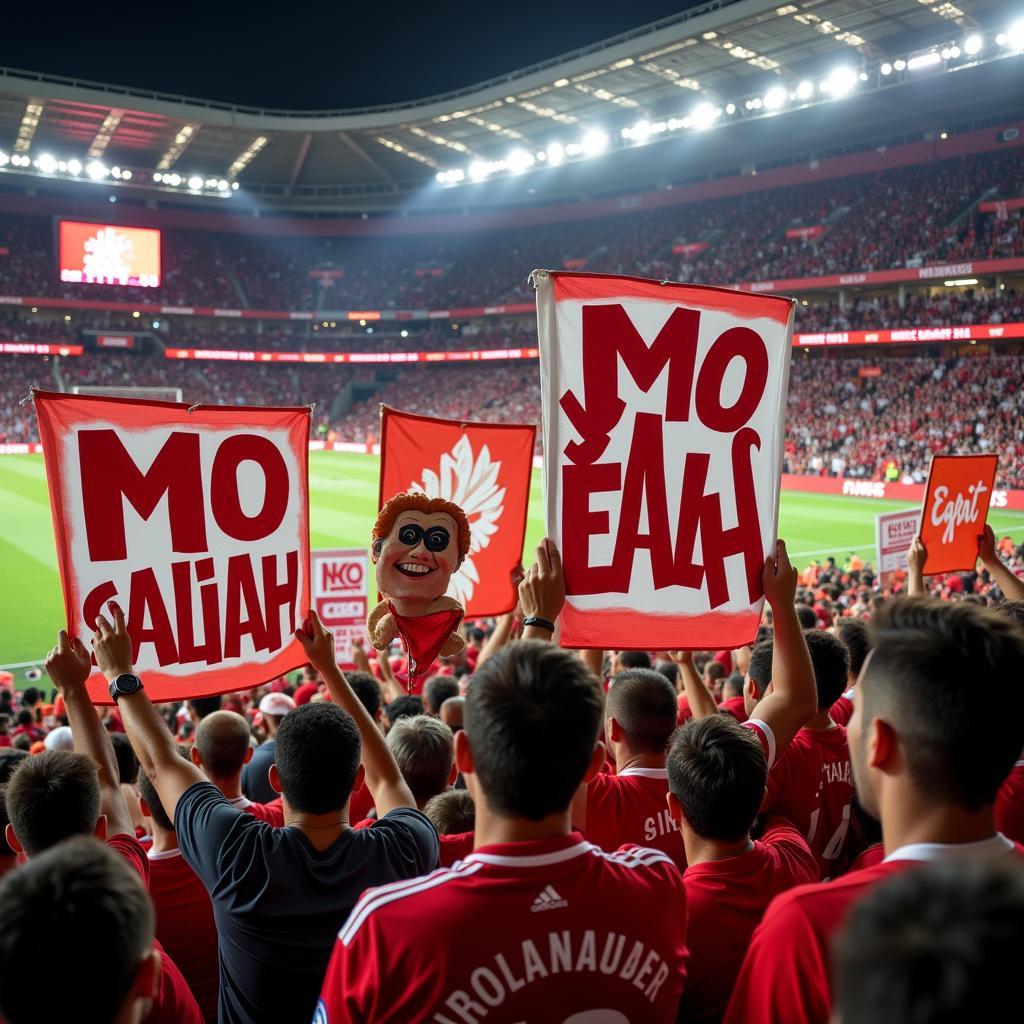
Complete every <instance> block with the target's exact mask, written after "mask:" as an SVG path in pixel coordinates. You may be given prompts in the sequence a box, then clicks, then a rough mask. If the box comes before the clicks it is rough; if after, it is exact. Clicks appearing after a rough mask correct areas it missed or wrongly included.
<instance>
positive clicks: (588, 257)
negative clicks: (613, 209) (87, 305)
mask: <svg viewBox="0 0 1024 1024" xmlns="http://www.w3.org/2000/svg"><path fill="white" fill-rule="evenodd" d="M936 152H937V153H938V154H939V155H941V152H942V151H941V149H937V151H936ZM1021 152H1022V149H1021V148H1020V147H1017V146H1013V147H1011V148H1002V149H994V150H990V151H986V152H980V153H974V154H971V155H967V156H962V157H955V158H949V159H937V160H934V161H931V162H927V163H919V164H913V165H910V166H903V167H895V168H892V169H890V170H888V171H885V172H883V173H880V174H873V173H871V174H869V173H864V174H847V175H845V176H840V177H833V178H829V179H828V180H824V181H820V182H817V183H814V184H801V185H793V186H790V187H784V188H776V189H770V190H761V191H746V192H743V193H740V194H737V195H730V196H723V197H720V198H718V199H711V200H706V201H700V202H679V203H676V204H674V205H667V206H663V207H661V208H659V209H650V210H643V209H641V210H639V211H636V212H630V211H628V210H627V211H622V210H619V211H618V213H617V214H616V215H608V216H601V217H592V218H590V219H575V220H559V221H557V222H554V223H548V224H530V225H529V226H527V227H500V228H493V229H491V230H478V231H454V230H451V231H449V232H448V233H430V234H424V233H418V234H409V235H402V236H395V235H394V234H390V233H389V234H386V235H385V234H376V235H374V234H369V235H359V236H328V237H324V236H323V235H320V234H315V235H314V234H312V233H309V234H306V235H304V236H288V235H281V234H257V233H251V232H250V233H245V234H243V233H240V232H239V230H235V231H231V232H228V231H224V232H221V233H217V232H211V231H199V230H183V229H181V228H173V227H169V228H166V229H165V230H164V237H163V280H162V283H161V285H160V287H158V288H135V287H125V286H117V285H96V284H69V283H65V282H61V281H60V280H59V275H58V273H57V255H56V253H55V252H54V229H53V222H52V219H51V218H49V217H42V216H37V217H32V216H18V215H15V214H10V213H7V214H2V215H0V250H3V249H6V250H7V253H6V255H3V256H0V296H4V295H6V296H33V297H46V296H59V297H62V298H66V299H73V300H94V301H100V302H111V303H115V302H120V303H125V302H139V303H154V302H155V303H161V304H164V305H166V306H187V307H194V306H204V307H227V308H231V309H242V310H245V309H252V310H302V311H307V312H308V311H317V310H361V309H381V310H415V309H419V310H431V309H441V310H449V309H456V308H459V307H468V306H476V307H485V306H491V305H495V304H507V303H517V302H520V303H521V302H529V301H530V300H531V299H532V292H531V289H530V287H529V285H528V283H527V276H528V275H529V273H530V271H531V270H533V269H534V268H536V267H547V268H555V269H559V268H563V267H565V266H570V267H573V268H574V269H585V270H586V271H588V272H601V273H626V274H635V275H642V276H647V277H653V278H669V279H675V280H684V281H698V282H702V283H711V284H731V283H736V282H740V281H769V280H779V279H785V278H794V277H815V276H821V275H830V274H831V275H834V274H840V273H842V274H847V273H851V274H852V273H858V272H871V271H882V270H890V269H893V268H907V267H911V268H913V267H920V266H922V265H924V264H928V263H943V264H949V263H954V264H955V263H956V262H962V261H981V260H1011V259H1019V258H1021V257H1024V231H1022V224H1024V220H1022V212H1024V211H1022V210H1021V209H1020V208H1016V209H1014V208H1013V205H1014V204H1013V203H1012V202H1008V203H1006V204H1005V206H1004V207H999V208H998V209H997V210H991V209H990V207H991V205H992V204H994V203H995V204H998V203H999V201H1000V200H1004V199H1005V200H1012V199H1014V198H1017V197H1020V196H1021V195H1024V159H1022V157H1021ZM983 206H984V209H982V207H983ZM132 212H133V211H131V210H130V209H123V210H122V211H121V212H120V213H119V218H120V219H121V220H122V221H123V222H126V223H131V216H132ZM553 219H554V218H553ZM290 223H292V224H294V223H296V222H294V221H293V222H290ZM313 223H314V224H315V223H317V222H313ZM240 225H241V226H245V227H250V228H252V229H253V230H256V229H259V227H260V225H259V224H258V223H256V224H255V225H254V226H253V225H242V224H241V221H240ZM264 230H269V229H264ZM310 232H312V228H311V229H310ZM794 235H800V236H802V237H793V236H794Z"/></svg>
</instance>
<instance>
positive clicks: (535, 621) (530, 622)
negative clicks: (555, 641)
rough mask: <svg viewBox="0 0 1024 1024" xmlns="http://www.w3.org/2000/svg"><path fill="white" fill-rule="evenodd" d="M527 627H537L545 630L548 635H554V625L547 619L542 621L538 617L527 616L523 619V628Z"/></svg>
mask: <svg viewBox="0 0 1024 1024" xmlns="http://www.w3.org/2000/svg"><path fill="white" fill-rule="evenodd" d="M527 626H539V627H540V628H541V629H546V630H547V631H548V632H549V633H554V631H555V624H554V623H553V622H549V621H548V620H547V619H542V618H541V617H540V616H539V615H528V616H527V617H526V618H525V619H523V628H524V629H525V628H526V627H527Z"/></svg>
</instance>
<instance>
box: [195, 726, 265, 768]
mask: <svg viewBox="0 0 1024 1024" xmlns="http://www.w3.org/2000/svg"><path fill="white" fill-rule="evenodd" d="M250 736H251V733H250V731H249V723H248V722H246V720H245V719H244V718H243V717H242V716H241V715H239V714H236V713H235V712H234V711H214V712H213V713H212V714H209V715H207V716H206V717H205V718H203V719H202V721H200V723H199V724H198V725H197V726H196V734H195V745H196V749H197V750H198V751H199V758H200V760H201V761H202V763H203V768H204V769H205V771H206V774H207V775H208V776H209V777H210V778H213V779H229V778H231V776H233V775H235V774H236V773H237V772H240V771H241V770H242V765H244V764H245V757H246V754H247V753H248V751H249V739H250Z"/></svg>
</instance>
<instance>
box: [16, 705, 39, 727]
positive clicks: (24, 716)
mask: <svg viewBox="0 0 1024 1024" xmlns="http://www.w3.org/2000/svg"><path fill="white" fill-rule="evenodd" d="M35 720H36V716H35V715H33V714H32V712H31V711H29V709H28V708H22V709H21V711H19V712H18V725H31V724H32V723H33V722H34V721H35Z"/></svg>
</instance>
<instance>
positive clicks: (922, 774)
mask: <svg viewBox="0 0 1024 1024" xmlns="http://www.w3.org/2000/svg"><path fill="white" fill-rule="evenodd" d="M926 555H927V553H926V552H924V551H923V549H921V548H920V545H919V544H917V545H915V547H914V548H912V550H911V552H910V553H909V570H908V573H907V574H901V575H899V576H898V577H897V579H896V581H895V583H894V584H893V585H892V586H889V585H888V584H887V585H886V587H885V589H884V590H881V591H880V590H879V587H878V580H877V579H876V578H875V577H874V575H873V573H872V572H871V569H870V566H864V565H863V564H862V563H861V564H853V563H852V561H851V564H847V565H846V566H843V567H840V566H837V565H836V564H835V563H834V562H833V561H832V560H831V559H830V560H829V561H828V562H826V563H824V564H820V565H819V564H817V563H813V564H812V565H811V566H809V567H808V568H807V569H805V570H804V571H803V572H798V570H797V567H794V566H793V565H791V564H790V561H789V557H788V554H787V551H786V548H785V545H784V544H782V543H781V542H780V545H779V550H778V556H777V560H768V562H767V563H766V565H765V567H764V570H763V577H762V585H763V588H764V591H765V595H766V599H767V603H766V606H765V611H764V614H763V616H762V624H761V626H760V628H759V630H758V635H757V638H756V640H755V642H754V643H753V644H751V645H745V646H741V647H739V648H736V649H732V650H723V649H714V648H713V647H709V645H707V644H703V645H702V644H701V642H700V638H699V637H697V636H694V637H693V638H692V639H693V640H694V641H695V642H694V643H693V644H692V646H695V647H698V648H699V647H701V646H703V647H704V648H705V649H703V650H696V651H694V650H689V651H683V650H674V651H657V650H625V651H623V650H619V651H603V650H591V651H584V652H572V651H566V650H561V649H560V648H559V647H558V645H557V642H555V635H554V625H553V624H554V623H556V622H557V620H558V619H559V617H560V613H561V610H562V605H563V602H564V595H565V582H564V579H563V578H562V572H561V563H560V559H559V558H558V554H557V551H556V550H555V549H554V548H553V547H552V546H551V545H550V544H549V543H548V542H543V543H542V544H541V545H540V546H539V547H538V549H537V562H536V564H535V565H534V566H532V567H531V570H530V572H529V573H527V574H525V576H524V577H523V578H522V582H521V583H520V584H519V593H518V604H517V607H516V608H515V610H514V611H512V612H510V613H508V614H507V615H505V616H502V617H501V618H500V619H498V620H496V621H494V620H488V621H481V622H470V623H465V624H463V626H462V627H461V632H462V634H463V636H464V638H465V640H466V647H465V649H464V650H463V651H462V652H461V653H460V654H458V655H456V656H453V657H452V658H451V659H445V660H444V662H438V663H436V664H435V665H433V666H432V669H431V671H432V672H433V674H432V675H429V676H428V677H427V678H426V679H425V681H424V680H423V678H420V680H419V684H418V685H417V686H416V687H415V692H413V693H409V692H407V691H406V688H405V686H404V685H403V684H402V683H401V682H400V681H399V680H400V678H401V677H400V675H399V673H400V672H401V671H402V670H403V669H405V668H407V667H408V665H407V662H406V661H405V659H404V658H403V656H402V652H401V650H394V651H390V650H382V651H379V652H373V653H372V654H370V653H368V652H367V650H366V647H365V644H364V643H359V644H357V645H356V648H355V652H354V653H355V658H356V663H357V667H356V670H355V671H350V672H348V673H345V674H343V673H342V672H341V671H339V669H338V667H337V666H336V664H335V649H334V639H333V636H332V635H331V634H330V633H329V632H328V631H327V630H326V629H325V628H324V627H323V626H322V625H321V624H320V621H319V619H318V618H317V617H316V615H315V613H312V612H311V613H310V615H309V617H308V619H306V621H305V622H304V623H303V625H302V628H301V629H300V631H299V633H298V636H299V638H300V640H301V643H302V646H303V648H304V649H305V653H306V656H307V657H308V659H309V664H308V665H307V666H306V667H305V668H304V669H303V670H302V671H301V673H300V674H299V675H298V676H297V677H296V676H295V675H291V674H290V675H288V676H283V677H280V678H278V679H275V680H274V681H273V682H271V683H269V684H267V685H265V686H261V687H259V688H257V689H255V690H251V691H250V690H247V691H243V692H238V693H231V694H227V695H224V696H215V697H203V698H195V699H190V700H187V701H179V702H172V703H166V704H157V705H154V704H153V703H152V702H151V701H150V698H149V696H148V694H147V689H146V686H145V678H143V679H142V681H141V686H140V685H139V680H138V678H137V677H136V676H134V675H133V674H132V672H133V664H132V663H133V643H132V638H131V635H130V632H129V631H130V630H131V629H132V624H131V623H127V622H126V621H125V616H124V612H123V610H122V609H121V608H120V607H119V606H118V605H117V604H116V603H114V602H111V603H110V604H109V605H107V606H105V607H104V609H103V612H102V613H101V615H100V617H99V618H98V619H97V622H96V632H95V634H94V635H93V636H92V638H91V646H92V651H90V650H89V648H88V647H87V646H86V644H84V643H83V642H82V641H81V640H79V639H77V638H69V637H68V635H67V634H66V633H64V632H63V631H61V632H60V633H59V634H58V636H57V643H56V646H55V647H54V648H53V650H51V651H50V652H49V654H48V655H47V656H46V658H45V676H44V677H43V678H42V679H39V680H37V682H38V685H29V686H27V687H25V686H24V684H22V687H23V688H19V690H15V689H14V688H13V686H12V683H13V682H14V679H13V677H12V676H10V675H8V676H6V677H0V919H2V920H3V928H2V929H0V1015H2V1017H3V1018H4V1019H5V1020H6V1021H7V1024H27V1022H35V1021H38V1020H40V1019H44V1018H45V1019H51V1018H53V1019H64V1018H66V1017H69V1016H71V1015H72V1014H76V1015H78V1016H81V1012H80V1011H81V1006H82V1001H83V999H84V998H86V995H87V998H88V1016H89V1019H90V1020H93V1021H95V1022H96V1024H138V1022H140V1021H146V1022H149V1024H201V1022H205V1024H212V1022H214V1021H219V1022H220V1024H236V1022H237V1024H242V1022H252V1024H257V1022H268V1024H270V1022H274V1024H277V1022H280V1021H305V1020H310V1019H312V1020H313V1021H314V1024H328V1022H330V1021H341V1020H345V1021H375V1022H376V1021H380V1022H395V1024H398V1022H411V1021H421V1020H422V1021H426V1020H435V1021H442V1022H444V1021H448V1022H454V1021H463V1022H468V1021H481V1020H484V1019H486V1018H487V1017H488V1016H490V1011H492V1010H495V1009H498V1008H501V1009H500V1014H495V1015H494V1019H516V1020H523V1019H544V1020H577V1021H581V1022H582V1021H583V1020H588V1021H590V1020H593V1021H596V1020H601V1021H612V1020H616V1021H618V1020H638V1021H650V1022H659V1024H660V1022H664V1024H668V1022H672V1021H676V1020H684V1021H699V1022H705V1021H706V1022H721V1021H724V1022H725V1024H759V1022H763V1024H828V1022H829V1021H830V1020H836V1019H841V1020H842V1021H843V1022H844V1024H869V1022H870V1024H877V1022H878V1021H893V1022H896V1021H909V1020H913V1021H915V1022H919V1024H946V1022H948V1021H953V1020H961V1019H966V1018H967V1016H968V1015H969V1014H971V1013H981V1014H982V1015H983V1016H986V1019H987V1017H988V1015H990V1014H991V1015H994V1014H996V1013H997V1012H1000V1011H1001V1010H1002V1009H1005V1006H1006V1000H1007V999H1008V998H1012V997H1013V986H1014V984H1015V975H1014V973H1013V970H1012V965H1013V963H1014V957H1015V956H1016V950H1017V948H1018V947H1019V942H1020V939H1021V937H1022V935H1024V860H1021V854H1022V853H1024V847H1022V846H1021V845H1019V844H1020V843H1021V842H1022V841H1024V762H1022V761H1021V760H1020V756H1021V751H1022V749H1024V714H1022V713H1021V712H1019V711H1018V710H1017V709H1018V707H1019V702H1018V701H1016V700H1014V699H1013V694H1014V688H1015V687H1016V685H1017V683H1018V680H1019V679H1020V677H1021V674H1022V673H1024V628H1022V624H1024V579H1021V578H1020V577H1019V575H1018V573H1019V572H1020V570H1021V569H1022V568H1024V559H1022V552H1021V550H1020V549H1019V548H1015V547H1014V545H1013V544H1012V542H1010V541H1009V539H1008V538H1003V539H1001V540H1000V539H997V538H996V537H995V536H994V535H993V534H992V532H991V530H987V531H986V533H985V536H984V537H983V538H982V540H981V542H980V544H979V556H980V561H981V566H980V568H979V570H978V571H977V572H974V573H971V574H963V575H962V576H961V577H960V578H959V584H958V586H957V587H955V588H954V587H952V586H949V585H948V581H946V580H931V581H930V582H929V579H928V577H926V575H925V573H926V570H927V557H926ZM929 591H931V596H929V593H928V592H929ZM940 597H941V598H943V599H942V600H940V599H939V598H940ZM681 635H682V634H681ZM641 646H642V645H641ZM93 655H94V656H95V665H96V668H98V670H99V671H100V672H102V673H103V675H104V677H105V678H106V679H107V680H108V681H109V683H110V687H111V695H112V699H113V706H112V707H109V708H106V709H101V710H100V713H99V714H97V713H96V710H95V709H94V707H93V705H92V703H91V700H90V697H89V695H88V692H87V689H86V680H87V678H88V677H89V675H90V673H91V672H92V671H93V665H92V664H91V657H92V656H93ZM979 678H982V679H984V680H985V681H986V685H985V686H979V685H978V679H979ZM993 702H995V706H997V707H998V708H999V709H1000V713H999V714H998V715H995V716H994V715H993V714H992V707H993ZM925 924H927V927H925ZM55 940H59V941H60V942H67V943H71V944H72V946H71V947H70V948H72V949H73V950H74V955H73V956H70V957H67V958H66V960H67V962H66V965H65V966H64V967H63V968H62V978H61V985H59V986H55V987H50V988H48V989H47V990H46V991H43V990H42V989H40V987H39V986H38V985H37V984H35V983H34V982H33V979H34V977H35V973H34V972H36V971H37V970H38V965H39V958H40V956H41V954H42V951H43V950H45V949H47V948H49V946H50V944H51V943H52V942H54V941H55ZM439 950H443V954H444V955H443V956H439V955H438V951H439Z"/></svg>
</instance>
